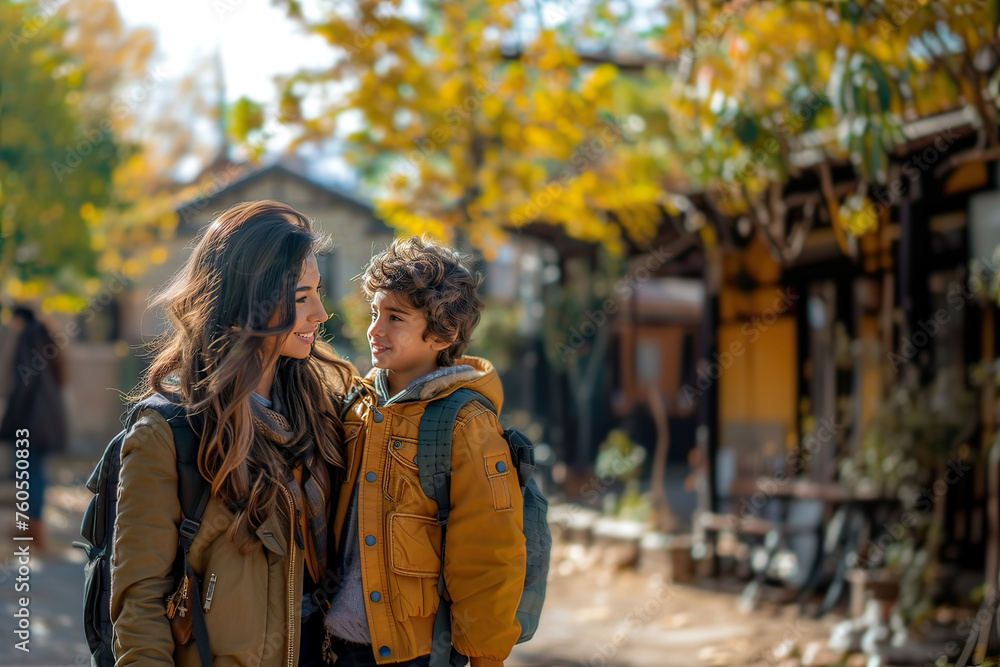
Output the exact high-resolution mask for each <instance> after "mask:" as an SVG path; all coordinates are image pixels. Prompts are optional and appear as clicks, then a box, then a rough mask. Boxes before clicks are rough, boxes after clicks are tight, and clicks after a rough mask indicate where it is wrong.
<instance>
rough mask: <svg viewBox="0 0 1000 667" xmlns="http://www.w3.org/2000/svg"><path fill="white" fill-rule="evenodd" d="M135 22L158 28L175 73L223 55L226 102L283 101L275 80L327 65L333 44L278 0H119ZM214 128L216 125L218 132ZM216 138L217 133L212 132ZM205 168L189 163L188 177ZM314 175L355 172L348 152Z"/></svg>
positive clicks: (341, 177) (160, 58) (163, 62)
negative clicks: (292, 15)
mask: <svg viewBox="0 0 1000 667" xmlns="http://www.w3.org/2000/svg"><path fill="white" fill-rule="evenodd" d="M116 2H117V5H118V10H119V12H120V14H121V16H122V20H123V21H124V22H125V24H126V26H128V27H146V28H153V29H154V30H155V31H156V33H157V35H156V37H157V51H158V53H157V63H158V65H159V67H160V69H161V71H163V72H165V73H166V77H167V78H171V79H174V78H176V79H180V78H182V77H183V76H184V75H185V74H186V73H188V72H190V71H191V70H192V69H193V68H194V67H195V66H197V65H198V63H202V64H203V63H204V62H205V58H206V57H211V56H213V55H214V54H215V53H216V51H218V53H219V54H220V56H221V61H222V68H223V73H224V79H225V86H226V91H225V92H226V100H227V101H228V102H230V103H231V102H234V101H235V100H237V99H239V98H240V97H244V96H245V97H249V98H250V99H252V100H254V101H256V102H263V103H267V102H274V101H276V100H277V93H278V87H277V85H276V84H275V82H274V78H275V76H277V75H280V74H291V73H293V72H295V71H297V70H299V69H302V68H313V67H322V66H326V65H327V64H328V63H329V62H330V61H331V59H332V57H333V53H334V52H333V50H332V49H331V48H330V47H329V46H328V45H327V44H326V42H325V40H323V39H322V38H320V37H316V36H311V35H307V34H306V33H305V32H304V31H303V30H302V29H301V28H300V27H299V25H298V24H297V23H295V22H294V21H292V20H291V19H289V18H287V17H286V16H285V13H284V12H283V11H282V10H281V9H279V8H276V7H274V6H272V4H271V0H171V2H170V3H159V2H149V0H116ZM211 131H212V132H214V131H215V130H214V128H213V129H212V130H211ZM289 137H290V134H289V133H283V132H280V131H278V132H275V133H274V136H273V138H272V139H271V140H269V141H268V144H267V145H268V149H269V151H270V152H275V151H280V150H281V149H282V148H283V147H284V146H285V145H286V144H287V142H288V141H289ZM207 139H208V140H209V141H214V140H215V137H214V136H213V137H207ZM199 170H200V168H199V166H198V164H197V163H194V162H192V163H191V164H187V163H185V164H183V165H182V166H181V168H180V170H179V174H178V175H179V176H180V177H181V178H183V177H185V176H187V177H192V176H194V174H195V173H197V172H198V171H199ZM308 171H309V174H310V176H312V177H314V178H317V179H318V180H321V181H327V182H330V183H341V184H345V183H350V182H353V181H354V180H355V174H354V173H353V170H352V169H350V168H349V167H348V166H347V164H346V163H345V162H344V160H343V159H342V158H340V157H339V156H329V157H328V158H326V159H315V158H310V165H309V170H308Z"/></svg>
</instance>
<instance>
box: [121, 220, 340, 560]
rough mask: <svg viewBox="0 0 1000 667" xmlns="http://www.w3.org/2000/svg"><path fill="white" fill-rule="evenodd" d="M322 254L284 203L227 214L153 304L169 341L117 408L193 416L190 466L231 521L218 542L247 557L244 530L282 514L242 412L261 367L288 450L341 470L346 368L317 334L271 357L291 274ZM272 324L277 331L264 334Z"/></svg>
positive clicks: (270, 457)
mask: <svg viewBox="0 0 1000 667" xmlns="http://www.w3.org/2000/svg"><path fill="white" fill-rule="evenodd" d="M329 244H330V240H329V238H328V237H326V236H324V235H320V234H318V233H317V232H316V231H315V230H314V229H313V226H312V223H311V221H310V220H309V219H308V218H306V217H305V216H304V215H302V214H301V213H299V212H298V211H296V210H295V209H293V208H291V207H290V206H287V205H286V204H282V203H280V202H275V201H257V202H247V203H243V204H239V205H237V206H234V207H232V208H231V209H229V210H228V211H226V212H224V213H222V214H221V215H220V216H219V217H218V218H216V219H215V221H214V222H212V224H211V225H209V226H208V228H207V229H206V231H205V232H204V234H203V236H202V237H201V240H200V241H199V242H198V244H197V246H196V247H195V249H194V252H193V254H192V256H191V258H190V259H189V260H188V263H187V265H186V266H185V267H184V268H183V269H182V270H181V271H180V272H179V273H178V274H177V275H176V276H175V277H174V279H173V280H172V282H171V283H170V284H168V285H167V287H166V288H165V289H164V291H162V292H161V293H160V294H159V295H158V296H157V297H156V299H155V300H154V302H153V305H154V306H162V307H163V308H164V309H165V311H166V316H167V319H168V320H169V322H170V324H171V325H172V329H173V331H169V332H167V333H165V334H163V335H162V336H161V337H160V338H159V339H157V341H154V343H153V346H154V351H155V352H156V357H155V359H154V360H153V362H152V364H151V366H150V367H149V369H148V371H147V372H146V374H145V375H144V376H143V378H142V382H141V383H140V385H139V386H138V387H136V389H135V390H134V391H133V392H132V394H131V395H130V397H129V398H130V399H132V400H140V399H142V398H145V397H147V396H149V395H150V394H152V393H154V392H160V393H163V394H174V395H176V396H179V398H180V399H181V400H182V402H183V403H184V405H185V406H186V407H187V408H188V410H189V412H191V413H193V414H197V415H198V417H199V418H200V424H201V447H200V449H199V454H198V467H199V468H200V469H201V473H202V474H203V475H204V476H205V478H206V479H207V480H209V482H211V485H212V494H213V496H215V498H217V499H218V500H219V501H220V502H221V503H223V504H224V505H225V506H227V507H229V508H230V509H232V510H233V511H234V512H235V513H236V521H235V522H234V523H233V526H232V528H231V529H230V532H229V537H230V539H232V540H233V542H234V543H236V544H237V545H238V546H239V547H240V548H241V549H242V550H244V551H250V550H251V549H252V548H253V547H254V545H255V537H254V535H253V531H255V530H256V528H257V527H258V526H259V525H260V524H261V523H262V522H263V521H264V520H265V519H266V518H267V517H268V516H270V515H271V514H272V513H274V512H276V511H277V512H280V513H281V514H285V512H284V503H283V502H282V503H279V502H278V501H279V499H278V494H279V492H280V491H279V486H281V485H283V484H284V483H285V481H286V480H287V476H288V464H287V463H286V462H285V461H284V459H283V458H282V457H281V456H280V454H279V453H278V452H277V451H276V449H275V447H274V445H272V444H269V443H268V441H266V440H265V439H264V438H263V437H262V436H261V435H260V434H259V433H257V432H256V431H255V429H254V424H253V419H252V417H251V413H250V401H251V400H253V399H252V398H251V394H252V393H253V392H254V390H255V389H256V388H257V386H258V384H259V382H260V380H261V378H262V377H263V376H264V373H265V370H266V369H267V368H269V367H270V365H271V364H276V371H275V376H274V378H275V382H274V386H273V393H274V396H275V397H276V398H277V400H278V402H279V403H280V404H281V405H283V406H285V408H287V416H288V418H289V421H290V422H291V424H292V430H293V436H292V440H291V442H290V443H289V445H290V449H291V450H293V451H302V450H303V449H304V448H305V447H309V446H314V447H315V450H316V452H317V454H318V456H320V457H321V458H322V459H324V460H325V461H327V462H328V463H330V464H332V465H334V466H337V467H340V468H343V467H344V458H343V431H344V429H343V424H342V423H341V420H340V417H339V414H338V412H339V399H340V398H341V397H342V395H343V393H344V392H345V391H346V389H347V387H348V385H349V384H350V381H351V366H350V365H349V364H347V363H346V362H345V361H343V360H342V359H340V358H339V357H338V356H337V354H336V352H334V350H333V348H332V347H331V346H330V345H329V344H327V343H325V342H323V341H321V340H319V336H318V335H317V339H316V342H315V343H314V344H313V347H312V353H311V354H310V355H309V356H308V357H307V358H305V359H295V358H291V357H279V356H278V350H279V349H280V347H281V344H282V343H283V342H284V340H285V339H286V337H287V336H289V335H291V333H292V330H293V329H294V327H295V320H296V312H295V298H296V297H295V289H296V287H297V285H298V281H299V278H300V277H301V272H302V267H303V264H304V262H305V260H306V258H307V257H308V256H309V253H311V252H315V253H317V254H319V253H321V252H322V251H324V250H326V249H327V248H328V246H329ZM275 318H277V320H278V324H277V325H275V326H268V325H269V323H271V322H273V320H274V319H275ZM269 340H270V341H271V343H274V342H275V341H276V344H269V342H268V341H269ZM310 441H311V443H310Z"/></svg>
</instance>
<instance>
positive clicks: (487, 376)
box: [356, 356, 503, 410]
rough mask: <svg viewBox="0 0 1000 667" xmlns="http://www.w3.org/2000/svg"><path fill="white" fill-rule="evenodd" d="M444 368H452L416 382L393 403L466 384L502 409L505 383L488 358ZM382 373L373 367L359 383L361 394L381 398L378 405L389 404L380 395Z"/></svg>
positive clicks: (470, 359)
mask: <svg viewBox="0 0 1000 667" xmlns="http://www.w3.org/2000/svg"><path fill="white" fill-rule="evenodd" d="M451 369H454V370H451ZM440 370H448V371H449V372H447V373H442V374H440V375H437V374H436V373H431V374H429V375H426V376H424V377H423V378H420V379H419V380H416V381H414V382H413V383H411V384H410V386H409V387H407V388H406V389H405V390H404V391H402V392H400V394H398V395H397V396H394V397H392V400H391V401H390V402H391V404H396V403H403V402H406V403H411V402H418V401H431V400H433V399H435V398H441V397H442V396H445V395H447V394H450V393H452V392H453V391H455V390H457V389H461V388H463V387H466V388H469V389H472V390H474V391H477V392H479V393H481V394H483V395H484V396H485V397H486V398H488V399H489V400H490V401H491V402H492V403H493V405H494V406H496V408H497V410H500V409H501V406H502V404H503V386H502V385H501V383H500V376H499V375H497V372H496V369H494V368H493V364H491V363H490V362H489V361H487V360H486V359H482V358H479V357H471V356H466V357H462V358H460V359H458V360H457V361H456V363H455V365H454V366H449V367H447V369H440ZM378 372H379V369H375V368H373V369H372V370H371V371H370V372H369V373H368V375H367V376H366V377H365V378H364V379H361V378H357V380H356V382H357V384H358V387H359V388H360V389H361V393H362V394H364V395H365V396H366V397H367V398H366V400H367V401H369V402H373V401H377V403H376V406H381V405H384V404H385V401H384V399H379V398H377V397H378V391H377V388H376V382H377V375H378ZM404 395H405V396H404Z"/></svg>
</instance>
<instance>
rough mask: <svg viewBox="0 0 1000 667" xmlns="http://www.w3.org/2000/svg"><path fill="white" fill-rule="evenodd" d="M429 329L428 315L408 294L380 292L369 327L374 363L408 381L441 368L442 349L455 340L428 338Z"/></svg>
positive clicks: (369, 339) (374, 303) (374, 304)
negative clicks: (415, 305)
mask: <svg viewBox="0 0 1000 667" xmlns="http://www.w3.org/2000/svg"><path fill="white" fill-rule="evenodd" d="M426 330H427V320H426V319H425V317H424V314H423V313H422V312H421V311H419V310H417V309H415V308H414V307H413V306H412V305H410V303H409V301H408V300H407V299H406V298H405V297H403V296H400V295H399V294H398V293H396V292H385V291H379V292H376V293H375V298H374V299H372V323H371V326H369V327H368V344H369V345H370V346H371V349H372V365H373V366H375V367H376V368H384V369H386V370H391V371H393V375H394V376H396V378H398V379H399V380H401V381H402V380H405V381H406V383H407V384H408V383H409V382H411V381H412V380H415V379H417V378H419V377H422V376H423V375H426V374H427V373H431V372H433V371H435V370H437V367H438V366H437V356H438V352H440V351H441V350H446V349H448V346H449V345H450V344H451V343H447V342H443V341H438V340H435V339H434V338H433V337H428V338H427V340H424V331H426ZM405 386H406V385H405V384H404V385H403V387H405Z"/></svg>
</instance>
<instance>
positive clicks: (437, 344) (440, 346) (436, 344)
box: [430, 336, 452, 352]
mask: <svg viewBox="0 0 1000 667" xmlns="http://www.w3.org/2000/svg"><path fill="white" fill-rule="evenodd" d="M430 341H431V349H432V350H434V351H435V352H442V351H443V350H447V349H448V348H449V347H451V346H452V342H451V341H444V340H441V339H439V338H437V337H436V336H431V337H430Z"/></svg>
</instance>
